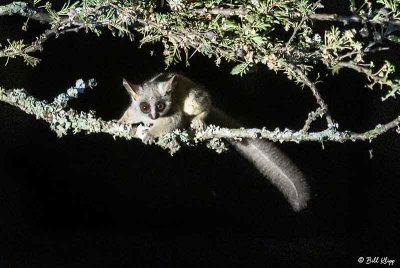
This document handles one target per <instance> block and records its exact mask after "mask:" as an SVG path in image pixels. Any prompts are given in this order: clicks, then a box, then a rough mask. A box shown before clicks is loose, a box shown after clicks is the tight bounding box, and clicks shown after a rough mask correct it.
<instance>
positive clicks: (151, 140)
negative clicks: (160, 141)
mask: <svg viewBox="0 0 400 268" xmlns="http://www.w3.org/2000/svg"><path fill="white" fill-rule="evenodd" d="M154 140H155V137H154V136H153V135H152V134H150V133H149V132H146V134H145V135H144V136H143V138H142V142H143V143H144V144H149V145H150V144H153V143H154Z"/></svg>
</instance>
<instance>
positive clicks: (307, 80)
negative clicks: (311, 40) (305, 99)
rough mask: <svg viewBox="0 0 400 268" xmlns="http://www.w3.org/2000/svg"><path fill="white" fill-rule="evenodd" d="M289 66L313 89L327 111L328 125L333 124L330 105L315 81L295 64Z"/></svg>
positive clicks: (317, 99) (319, 102)
mask: <svg viewBox="0 0 400 268" xmlns="http://www.w3.org/2000/svg"><path fill="white" fill-rule="evenodd" d="M289 67H290V68H291V69H292V70H293V71H294V72H295V73H296V74H297V75H298V76H299V78H300V79H301V81H303V83H304V84H305V85H306V86H308V87H309V88H310V89H311V92H312V94H313V95H314V97H315V99H316V101H317V103H318V105H319V106H320V107H321V108H322V109H323V111H325V113H326V121H327V123H328V126H333V125H334V123H333V120H332V117H331V116H330V115H329V110H328V105H327V104H326V103H325V101H324V100H323V99H322V97H321V95H320V94H319V91H318V89H317V87H316V86H315V83H313V82H311V81H310V80H309V79H308V77H307V76H306V75H305V74H304V72H303V71H302V70H301V69H299V68H298V67H296V66H295V65H293V64H291V63H290V64H289Z"/></svg>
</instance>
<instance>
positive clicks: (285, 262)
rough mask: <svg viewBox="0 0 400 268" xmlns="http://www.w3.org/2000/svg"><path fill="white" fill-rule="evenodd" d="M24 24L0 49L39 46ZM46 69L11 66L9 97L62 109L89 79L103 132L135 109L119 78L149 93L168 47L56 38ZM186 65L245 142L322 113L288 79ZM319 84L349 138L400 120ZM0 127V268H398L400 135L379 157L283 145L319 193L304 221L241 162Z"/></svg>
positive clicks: (348, 84) (349, 89)
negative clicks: (375, 265)
mask: <svg viewBox="0 0 400 268" xmlns="http://www.w3.org/2000/svg"><path fill="white" fill-rule="evenodd" d="M326 4H327V3H326ZM346 4H347V2H346ZM336 8H337V7H335V6H333V5H331V6H327V9H326V11H330V10H331V11H332V12H334V11H337V9H336ZM342 8H343V7H342ZM343 10H344V9H343ZM23 22H24V20H23V19H21V18H18V17H0V38H1V42H2V43H4V41H5V40H6V39H7V38H10V39H11V40H16V39H21V38H22V37H23V38H25V40H32V39H33V37H34V36H36V35H37V34H38V33H39V32H40V31H41V30H43V26H41V25H40V24H39V23H35V22H31V23H30V30H29V31H28V32H22V31H21V30H20V28H21V26H22V24H23ZM151 51H154V54H155V55H153V56H151V55H150V54H151V53H150V52H151ZM36 56H37V57H39V58H41V59H42V62H41V63H40V64H39V65H38V66H37V67H35V68H31V67H28V66H26V65H25V64H24V63H22V62H21V60H10V62H9V64H8V65H7V66H4V64H5V60H4V59H1V61H0V64H1V66H2V67H1V71H0V85H2V86H3V87H5V88H16V87H23V88H26V89H27V90H28V91H29V92H30V93H31V94H32V95H34V96H35V97H37V98H39V99H47V100H51V99H52V98H54V97H55V96H56V95H57V94H59V93H62V92H63V91H64V90H65V89H67V88H68V87H70V86H71V85H73V84H74V83H75V81H76V80H77V79H79V78H84V79H88V78H92V77H94V78H96V79H97V81H98V83H99V85H98V87H97V88H96V89H95V90H93V91H90V92H87V93H85V94H84V95H83V96H81V97H80V98H79V99H77V100H74V101H72V102H71V106H72V107H73V108H76V109H80V110H84V111H88V110H89V109H93V110H96V111H97V115H98V116H100V117H102V118H104V119H106V120H110V119H114V118H118V117H119V116H120V115H121V114H122V112H123V110H124V108H125V107H126V106H127V105H128V96H127V95H126V93H125V91H124V89H123V87H122V85H121V80H122V77H125V78H127V79H130V80H132V81H136V82H140V81H142V80H143V79H145V78H147V77H148V76H150V75H152V74H153V73H155V72H157V71H162V70H163V68H164V64H163V61H162V54H161V47H160V46H149V45H146V46H144V47H143V48H141V49H138V43H137V42H136V41H135V42H129V41H128V40H126V39H119V38H114V37H112V36H111V34H109V33H107V34H104V35H103V36H102V37H96V36H94V35H93V34H84V33H79V34H75V33H70V34H68V35H66V36H61V37H59V38H57V39H54V38H52V39H51V40H50V41H48V42H47V43H46V44H45V50H44V51H43V52H41V53H37V54H36ZM385 57H386V58H387V57H390V59H391V60H394V61H396V63H399V54H398V52H395V50H392V51H391V52H388V53H386V54H381V56H380V58H378V61H379V60H380V61H382V59H384V58H385ZM190 63H191V65H190V66H189V67H187V68H186V67H185V66H184V65H183V64H178V65H176V66H173V67H172V70H175V71H179V72H182V73H184V74H186V75H188V76H189V77H191V78H193V79H195V80H196V81H199V82H201V83H203V84H204V85H206V86H207V87H208V88H209V90H210V92H211V94H212V96H213V100H214V103H215V104H216V105H218V106H219V107H221V108H223V109H224V110H226V111H227V112H228V113H230V114H231V115H234V116H235V117H237V118H239V119H240V120H241V121H243V122H246V124H247V125H249V126H264V125H265V126H267V127H268V128H274V127H276V126H280V127H281V128H284V127H288V128H292V129H293V128H295V129H297V128H300V127H301V126H302V124H303V122H304V120H305V119H306V117H307V113H308V112H309V111H311V110H313V109H314V108H315V102H314V99H313V97H312V95H311V94H310V92H309V91H308V89H307V88H305V89H303V90H301V89H300V88H299V87H297V86H295V85H294V84H293V83H292V82H291V81H288V80H287V79H286V78H285V77H284V75H282V74H278V75H276V74H275V73H273V72H270V71H265V70H264V69H262V68H260V69H259V71H258V72H257V73H252V74H249V75H246V76H244V77H238V76H231V75H230V74H229V71H230V69H231V68H232V66H233V65H232V64H228V63H224V64H222V66H221V67H220V68H218V67H215V65H214V63H213V61H212V60H211V59H208V58H205V57H201V56H199V55H197V56H195V57H193V58H192V59H191V61H190ZM398 66H400V65H398ZM319 71H321V72H326V70H324V69H323V68H320V69H319ZM322 79H323V80H324V83H322V84H319V86H320V88H321V93H322V95H323V97H324V98H325V99H326V101H327V102H328V104H329V106H330V109H331V113H332V115H333V117H334V118H335V119H336V120H337V121H338V122H339V124H340V127H341V128H342V129H353V130H355V131H362V130H365V129H368V128H369V127H371V126H374V125H376V124H377V123H378V122H388V121H390V120H392V119H393V118H394V116H395V115H397V114H398V113H399V102H396V101H394V100H390V101H387V102H385V103H382V102H381V101H380V97H381V96H382V92H380V91H378V90H376V91H371V90H368V89H366V88H364V86H363V85H364V83H365V80H364V78H363V76H361V75H358V74H356V73H354V72H351V71H347V70H346V71H341V73H340V75H338V76H334V77H331V76H329V77H324V76H323V77H322ZM0 117H1V120H0V136H1V139H0V267H81V266H82V267H91V266H96V267H103V266H104V267H111V266H112V267H114V266H115V267H124V266H131V267H132V266H139V265H143V266H153V267H166V266H178V267H180V266H182V267H185V266H188V267H191V266H196V267H202V266H223V267H225V266H226V267H230V266H244V267H276V266H277V265H278V264H279V266H280V267H310V266H319V267H327V266H333V267H335V266H336V267H352V266H360V267H361V266H362V265H358V263H357V259H358V257H359V256H364V257H367V256H380V257H385V256H387V257H389V258H391V259H394V260H395V261H396V263H395V264H396V267H397V265H398V264H399V263H400V254H399V253H398V252H400V251H399V249H398V246H397V245H398V242H399V241H398V238H399V237H400V236H399V235H400V218H399V216H400V202H399V200H400V197H399V192H400V165H399V159H400V142H399V136H398V134H396V133H395V132H393V131H392V132H390V133H387V134H385V135H384V136H382V137H380V138H378V139H377V140H375V141H374V142H373V143H361V142H357V143H345V144H338V143H325V144H324V149H323V148H322V146H321V144H317V143H303V144H300V145H296V144H289V143H288V144H283V145H281V146H280V147H281V148H282V149H283V150H284V151H285V152H286V153H287V154H288V155H289V156H290V157H291V158H292V159H293V160H294V162H295V163H297V165H298V166H299V167H300V169H301V170H302V171H303V172H304V174H305V175H306V177H307V178H308V181H309V184H310V187H311V192H312V198H311V201H310V204H309V207H308V208H307V209H306V210H304V211H302V212H301V213H294V212H292V211H291V209H290V207H289V206H288V204H287V202H286V200H285V199H284V198H283V196H282V195H281V194H280V193H279V192H278V191H277V190H276V189H275V188H274V187H273V186H272V185H271V184H270V183H269V182H268V181H266V180H265V179H264V178H263V177H262V176H261V175H259V174H258V173H257V172H256V171H255V170H254V169H253V167H252V166H251V165H250V164H249V163H248V162H246V161H245V160H243V159H241V158H240V157H239V155H238V154H237V153H236V152H234V151H231V152H228V153H224V154H222V155H217V154H216V153H214V152H213V151H211V150H208V149H206V148H204V147H199V148H184V149H183V150H181V151H180V152H178V153H177V154H176V155H175V156H174V157H170V156H169V154H168V153H167V152H165V151H162V150H161V149H160V148H158V147H154V146H152V147H150V146H145V145H143V144H142V143H141V142H140V141H138V140H135V141H125V140H121V139H117V140H116V141H114V140H113V138H112V137H111V136H109V135H100V134H95V135H84V134H79V135H75V136H72V135H71V136H67V137H64V138H62V139H58V138H57V137H56V135H55V134H54V133H53V132H51V131H50V130H49V128H48V126H47V125H46V124H45V123H43V122H41V121H37V120H35V118H34V117H33V116H28V115H26V114H25V113H23V112H22V111H20V110H18V109H17V108H14V107H11V106H9V105H7V104H4V103H0ZM321 122H322V123H323V121H321ZM369 150H373V158H372V159H370V158H369Z"/></svg>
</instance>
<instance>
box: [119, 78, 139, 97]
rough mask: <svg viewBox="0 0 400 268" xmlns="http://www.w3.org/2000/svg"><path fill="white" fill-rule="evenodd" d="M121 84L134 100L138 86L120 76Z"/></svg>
mask: <svg viewBox="0 0 400 268" xmlns="http://www.w3.org/2000/svg"><path fill="white" fill-rule="evenodd" d="M122 85H123V86H124V88H125V89H126V91H127V92H128V93H129V95H130V96H131V97H132V98H133V99H135V100H136V99H137V98H138V96H139V94H138V93H139V87H140V86H138V85H135V84H132V83H130V82H129V81H128V80H126V79H125V78H122Z"/></svg>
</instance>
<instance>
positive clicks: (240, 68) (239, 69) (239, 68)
mask: <svg viewBox="0 0 400 268" xmlns="http://www.w3.org/2000/svg"><path fill="white" fill-rule="evenodd" d="M248 68H249V64H248V63H246V62H244V63H240V64H238V65H236V66H235V67H233V69H232V71H231V74H232V75H238V74H240V75H242V74H244V73H245V72H246V71H247V70H248Z"/></svg>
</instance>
